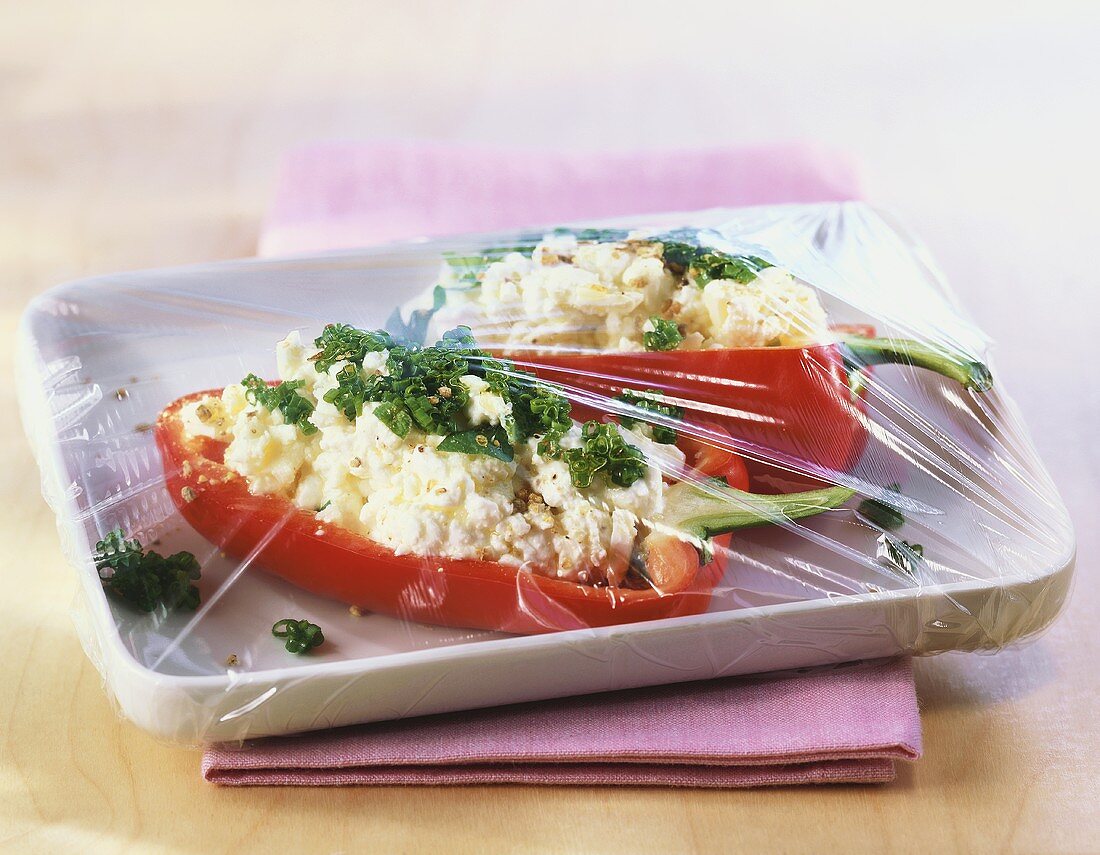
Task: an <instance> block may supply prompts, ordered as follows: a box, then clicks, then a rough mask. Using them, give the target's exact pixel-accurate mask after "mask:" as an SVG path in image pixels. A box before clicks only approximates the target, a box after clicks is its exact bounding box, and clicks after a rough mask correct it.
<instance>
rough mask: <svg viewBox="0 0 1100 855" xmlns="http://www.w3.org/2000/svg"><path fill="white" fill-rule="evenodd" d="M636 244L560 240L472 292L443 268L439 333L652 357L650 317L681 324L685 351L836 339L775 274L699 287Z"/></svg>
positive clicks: (781, 274)
mask: <svg viewBox="0 0 1100 855" xmlns="http://www.w3.org/2000/svg"><path fill="white" fill-rule="evenodd" d="M639 238H640V239H639V240H626V241H621V242H613V243H591V242H583V241H581V242H578V241H577V239H576V238H575V237H573V236H571V235H553V236H550V237H547V238H546V239H545V240H544V241H543V242H542V243H540V244H538V245H537V246H536V247H535V249H534V251H533V252H532V253H531V256H530V257H527V256H525V255H523V254H521V253H518V252H514V253H511V254H509V255H507V256H505V257H504V258H503V259H502V260H500V261H497V262H494V263H492V264H490V265H489V266H488V267H487V268H486V269H485V271H484V273H483V274H482V275H481V284H480V286H479V287H474V288H465V289H463V288H458V287H455V286H456V285H457V284H458V283H456V281H455V273H454V271H452V270H451V268H450V267H448V266H447V265H444V270H443V274H442V277H441V284H442V285H443V287H444V288H447V289H448V296H447V304H446V305H445V307H444V309H443V310H442V311H441V312H439V313H438V314H437V315H436V318H435V319H434V320H433V329H435V328H436V327H438V328H439V329H445V328H447V327H449V326H454V325H456V324H457V323H464V324H467V325H468V326H470V327H472V328H473V330H474V334H475V336H476V337H477V338H478V340H479V341H481V342H482V343H483V345H484V346H487V347H488V346H508V345H513V346H520V345H522V346H525V347H531V346H537V347H544V348H552V347H555V346H557V347H568V348H570V349H593V350H601V351H640V350H644V349H645V345H644V341H643V334H644V332H645V324H646V321H648V320H649V319H650V318H652V317H655V316H657V317H663V318H667V319H670V320H673V321H675V322H676V323H677V324H678V325H679V326H680V328H681V330H682V332H683V334H684V341H683V342H682V343H681V344H680V345H679V349H681V350H700V349H709V348H732V347H772V346H779V345H796V346H797V345H804V344H810V343H817V342H825V341H828V340H830V339H829V332H828V320H827V317H826V314H825V310H824V308H823V307H822V305H821V302H820V300H819V299H818V295H817V292H816V291H815V290H814V289H813V288H811V287H810V286H809V285H807V284H805V283H804V282H801V281H800V280H798V279H796V278H795V277H794V276H792V275H791V274H790V273H788V272H786V271H785V270H782V269H780V268H778V267H767V268H765V269H764V270H762V271H760V272H759V274H758V275H757V276H756V278H754V279H753V280H752V281H751V282H748V283H741V282H736V281H733V280H726V279H715V280H712V281H710V282H708V283H706V284H705V285H704V286H702V287H700V286H699V285H698V284H697V283H696V282H695V281H693V280H692V278H691V277H690V276H686V275H680V274H676V273H673V272H671V271H670V270H668V269H667V268H666V267H665V265H664V260H663V257H662V255H661V247H660V246H659V245H658V244H655V243H647V242H645V240H644V238H643V237H642V236H641V235H640V234H639Z"/></svg>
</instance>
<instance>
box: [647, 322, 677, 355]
mask: <svg viewBox="0 0 1100 855" xmlns="http://www.w3.org/2000/svg"><path fill="white" fill-rule="evenodd" d="M647 326H651V327H653V329H651V330H646V331H645V332H644V333H642V343H643V344H644V345H645V349H646V350H675V349H676V348H677V347H678V346H679V345H680V342H682V341H683V340H684V336H683V335H682V334H681V333H680V328H679V327H678V326H677V325H676V322H675V321H670V320H666V319H665V318H659V317H652V318H650V319H649V321H648V322H647Z"/></svg>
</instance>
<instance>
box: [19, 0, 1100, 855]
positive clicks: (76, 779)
mask: <svg viewBox="0 0 1100 855" xmlns="http://www.w3.org/2000/svg"><path fill="white" fill-rule="evenodd" d="M394 5H395V4H380V3H366V4H362V3H358V4H338V3H332V4H322V10H321V11H320V12H317V13H312V12H311V13H310V14H308V15H307V14H306V12H305V7H303V6H295V5H294V4H289V3H273V2H263V3H260V2H255V3H235V4H222V3H212V2H209V3H204V2H193V3H188V4H186V6H180V5H177V4H167V3H164V4H158V3H146V4H123V3H119V4H116V3H97V4H79V3H72V4H70V3H62V2H42V3H37V4H18V3H4V4H2V5H0V200H2V204H0V324H2V328H0V332H2V334H3V338H4V340H5V341H11V340H12V336H13V335H14V330H15V328H16V325H17V323H18V318H19V314H20V312H21V310H22V308H23V306H24V305H25V303H26V301H27V300H28V299H29V298H30V297H32V296H33V295H34V294H37V293H40V292H41V291H42V290H44V289H45V288H47V287H49V286H51V285H53V284H56V283H58V282H61V281H64V280H66V279H71V278H74V277H78V276H85V275H90V274H93V273H103V272H109V271H112V270H119V269H131V268H138V267H144V266H154V265H157V266H160V265H170V264H175V263H183V262H190V261H199V260H208V259H214V258H225V257H231V256H241V255H247V254H249V253H251V252H252V250H253V248H254V245H255V239H256V235H257V232H258V228H259V222H260V218H261V215H262V212H263V210H264V208H265V206H266V204H267V202H268V199H269V196H270V191H271V187H272V184H273V179H274V174H275V169H276V165H277V163H278V158H279V156H280V154H281V153H282V152H284V151H285V150H286V149H287V148H288V147H290V146H292V145H294V144H297V143H299V142H302V141H304V140H307V139H312V138H316V137H325V136H329V137H331V136H368V135H374V136H378V135H395V134H412V135H430V136H437V137H443V138H454V139H473V140H478V139H492V140H499V141H504V142H513V143H519V144H554V145H572V146H586V145H614V146H620V147H626V146H631V145H638V144H646V145H658V144H662V145H673V144H696V143H712V144H713V143H720V142H724V141H731V140H747V141H756V140H760V139H768V138H775V137H798V136H815V137H818V138H820V139H823V140H825V141H826V142H829V143H832V144H834V145H839V146H843V147H845V148H846V149H848V150H850V151H852V152H853V153H855V154H856V155H857V156H858V157H860V158H861V160H862V161H863V162H864V163H865V165H866V174H867V177H868V189H869V192H870V193H871V195H872V196H873V198H875V199H876V201H879V202H882V203H885V204H888V205H891V206H893V207H896V208H897V209H899V210H901V211H904V212H905V213H906V214H907V215H908V217H909V219H910V222H911V223H913V224H914V225H915V226H916V227H917V229H918V231H920V232H921V233H923V234H924V235H925V236H926V238H927V239H928V240H929V241H930V243H931V245H932V249H933V251H934V252H935V253H936V255H937V256H938V257H939V258H940V260H941V262H942V263H943V264H944V266H945V268H946V269H947V271H948V272H949V273H950V274H951V277H952V279H953V280H954V282H955V284H956V286H957V287H958V290H959V291H960V292H961V293H962V296H963V298H964V300H965V301H966V302H967V303H968V305H970V306H971V307H972V308H973V310H974V311H975V314H976V316H977V319H978V321H979V322H980V323H981V324H982V325H983V326H984V327H985V328H986V329H988V330H989V331H990V332H991V333H992V334H993V335H994V337H995V338H996V339H997V340H998V341H1000V342H1001V346H1000V348H999V350H998V366H999V369H1000V371H1001V372H1002V374H1003V376H1006V377H1008V378H1009V385H1010V387H1011V389H1012V391H1013V392H1014V393H1015V395H1016V396H1017V398H1018V400H1019V402H1020V404H1021V408H1022V410H1023V412H1024V416H1025V418H1026V419H1027V421H1028V422H1029V423H1030V425H1031V427H1032V429H1033V431H1034V433H1035V436H1036V438H1037V443H1038V445H1039V447H1040V450H1041V452H1042V453H1043V455H1044V457H1045V458H1046V459H1047V460H1048V462H1049V463H1050V466H1051V468H1052V471H1053V473H1054V475H1055V479H1056V480H1057V481H1058V482H1059V484H1060V486H1061V487H1062V489H1063V493H1064V496H1065V498H1066V500H1067V502H1068V504H1069V505H1070V508H1071V512H1072V513H1073V515H1074V516H1075V517H1076V519H1077V522H1078V523H1079V524H1080V526H1081V531H1080V562H1079V568H1078V581H1077V587H1076V591H1075V594H1074V598H1073V600H1072V603H1071V606H1070V607H1069V609H1068V610H1067V612H1066V613H1065V614H1064V615H1063V617H1062V618H1061V619H1060V621H1059V622H1058V623H1057V624H1056V625H1055V626H1054V628H1052V629H1051V630H1050V631H1048V632H1047V633H1046V634H1045V635H1043V636H1042V637H1041V638H1039V639H1038V640H1037V641H1035V642H1034V643H1032V644H1030V645H1027V646H1021V647H1018V648H1014V649H1011V650H1007V651H1004V652H1002V653H1000V654H998V655H996V656H988V657H985V656H966V657H964V656H944V657H940V658H937V659H934V660H925V661H921V662H919V663H918V666H917V673H918V683H919V692H920V698H921V704H922V707H923V711H924V725H925V745H926V756H925V758H924V759H923V760H922V761H921V762H919V763H917V764H915V765H914V766H912V767H906V768H903V770H902V773H901V777H900V779H899V780H898V782H897V783H895V784H893V785H890V786H886V787H825V788H804V789H787V790H779V791H747V792H695V791H677V790H673V791H666V790H642V789H635V790H598V789H578V788H562V789H551V788H544V789H539V788H528V787H503V788H469V789H399V788H371V789H355V790H341V791H328V790H312V791H301V790H277V789H256V790H219V789H215V788H213V787H211V786H208V785H205V784H203V783H202V782H201V780H200V778H199V774H198V760H199V758H198V754H197V752H195V751H191V750H184V749H179V748H174V747H171V746H167V745H164V744H160V743H157V742H155V741H153V740H152V739H150V738H148V737H146V736H145V735H144V734H143V733H141V732H139V731H138V730H136V729H135V728H133V727H132V726H130V725H129V724H127V723H126V722H124V721H122V720H120V719H119V717H118V716H117V715H116V712H115V710H114V709H113V708H112V706H111V703H110V701H109V700H108V698H107V697H106V695H105V694H104V693H103V691H102V689H101V686H100V681H99V677H98V675H97V673H96V671H95V669H94V668H93V667H92V665H91V664H90V663H89V661H88V660H87V659H86V657H85V656H84V655H83V653H82V652H81V650H80V647H79V643H78V641H77V635H76V633H75V631H74V629H73V626H72V623H71V621H70V618H69V614H68V612H69V607H70V604H71V603H72V602H73V598H74V596H75V584H74V580H73V575H72V573H71V571H70V570H69V569H68V568H67V567H66V566H65V565H64V563H63V561H62V559H61V556H60V552H59V549H58V545H57V539H56V533H55V529H54V523H53V518H52V514H51V512H50V510H49V509H48V508H47V507H46V505H45V504H44V503H43V502H42V500H41V499H40V498H38V490H37V479H38V476H37V470H36V468H35V466H34V464H33V461H32V460H31V457H30V454H29V452H28V448H27V445H26V443H25V442H24V440H23V438H22V437H21V435H20V430H19V426H18V424H17V419H16V416H15V412H16V405H15V402H14V395H13V391H12V388H11V385H10V383H4V384H3V385H0V412H4V413H7V414H8V418H7V422H6V427H5V428H4V430H5V435H4V437H3V438H4V442H3V443H2V444H0V463H2V465H0V506H2V507H3V508H4V513H3V515H2V516H0V542H2V543H3V544H4V554H5V559H6V560H5V562H4V566H3V569H2V570H0V573H3V576H4V582H5V584H4V596H3V597H2V598H0V686H3V687H4V688H3V690H0V740H2V742H0V850H4V851H12V852H56V851H79V852H97V853H98V852H140V853H153V852H210V853H216V852H252V851H256V852H260V851H264V852H271V851H276V849H278V850H279V851H303V852H306V851H356V852H358V851H380V852H439V851H456V852H484V851H511V852H548V851H549V852H565V851H593V852H632V853H648V852H670V851H689V852H728V851H782V852H822V851H841V850H843V851H845V852H914V851H932V852H1097V851H1100V797H1098V784H1097V781H1098V779H1100V763H1098V760H1097V757H1098V754H1100V738H1098V736H1097V733H1098V730H1097V726H1096V713H1097V698H1098V692H1100V668H1098V667H1097V664H1096V663H1097V662H1098V661H1100V641H1098V633H1097V632H1096V617H1095V616H1096V614H1097V612H1098V611H1100V584H1098V582H1097V572H1096V571H1097V566H1096V558H1095V556H1096V555H1097V549H1098V547H1100V536H1098V535H1097V533H1096V530H1095V525H1094V523H1095V519H1096V512H1097V507H1098V506H1097V501H1096V497H1095V491H1096V486H1097V483H1098V481H1100V453H1098V451H1097V443H1096V441H1095V432H1096V429H1095V425H1096V424H1097V420H1098V417H1100V384H1098V382H1097V379H1096V375H1095V371H1090V372H1088V373H1087V372H1086V368H1085V367H1086V366H1091V365H1094V364H1095V362H1096V359H1095V354H1094V353H1093V352H1092V347H1093V344H1092V340H1090V336H1089V333H1090V332H1091V330H1092V329H1093V327H1094V325H1095V319H1096V317H1097V315H1098V311H1097V310H1098V308H1100V300H1098V298H1097V297H1096V293H1097V292H1096V288H1095V269H1096V267H1095V256H1094V253H1093V254H1092V256H1091V257H1090V254H1089V249H1088V248H1089V247H1090V246H1094V245H1095V237H1094V232H1095V227H1096V221H1095V215H1094V214H1093V207H1092V206H1093V204H1094V203H1093V201H1092V200H1095V198H1097V195H1098V191H1100V187H1098V186H1097V183H1098V182H1097V174H1096V168H1095V166H1094V165H1092V164H1093V163H1094V150H1095V141H1096V135H1095V131H1096V122H1095V117H1094V116H1092V115H1091V114H1094V113H1095V111H1094V110H1084V109H1080V108H1079V102H1078V95H1079V93H1083V92H1089V91H1091V92H1095V91H1098V88H1100V87H1098V84H1100V80H1098V79H1097V78H1098V71H1097V68H1096V63H1095V60H1094V52H1093V47H1092V45H1093V44H1094V43H1095V41H1096V38H1097V35H1098V34H1100V27H1098V26H1097V19H1096V14H1095V10H1096V8H1097V7H1096V6H1095V4H1076V3H1047V4H1043V6H1042V8H1041V9H1036V10H1032V11H1020V10H1018V9H1017V10H1015V11H1014V12H1012V13H1011V14H1009V13H1008V11H1007V10H1005V9H1004V8H1003V4H997V5H996V6H991V5H987V4H972V5H969V6H968V5H967V4H950V5H947V4H943V5H940V4H935V3H933V4H931V7H930V8H929V9H927V10H926V11H925V13H922V14H921V15H914V16H912V17H911V19H910V20H907V21H905V22H904V23H902V24H899V23H898V22H897V21H896V20H894V19H892V18H891V17H890V16H889V15H887V14H886V13H885V12H882V11H880V10H879V8H878V6H875V7H874V8H872V7H869V6H866V7H865V6H864V5H862V4H856V3H832V4H822V11H812V10H808V9H806V8H805V7H804V8H803V10H802V11H801V12H800V16H801V24H802V25H803V26H801V27H795V26H789V19H788V18H787V17H785V13H784V12H783V11H782V10H780V9H778V8H777V9H774V10H773V9H771V5H774V4H771V5H769V8H768V9H759V8H755V7H752V8H745V7H741V8H733V7H730V8H728V9H723V10H719V9H716V8H712V7H704V6H699V7H692V6H691V5H690V4H687V5H685V4H676V6H677V13H676V14H679V15H683V16H686V19H688V20H692V21H694V22H695V25H694V26H693V27H692V28H690V29H689V30H688V31H687V32H686V33H681V36H678V37H676V38H677V39H679V41H676V40H675V39H673V38H672V36H671V35H670V34H669V26H670V25H671V23H673V22H672V21H670V16H671V15H673V14H674V13H673V12H672V11H671V10H670V9H669V7H668V5H667V4H654V3H633V4H630V5H618V4H592V3H586V4H583V5H581V4H570V3H556V4H553V5H542V4H532V5H521V4H504V3H469V4H466V5H465V6H462V7H459V6H452V5H450V4H447V5H443V4H431V3H427V4H424V3H419V4H410V6H409V7H407V8H405V9H403V10H394V9H393V8H392V6H394ZM826 5H827V7H828V10H827V11H824V9H825V6H826ZM883 5H886V6H888V5H889V4H883ZM227 7H228V8H227ZM707 9H711V11H710V12H708V11H707ZM948 12H950V20H951V21H952V26H951V27H950V28H944V27H940V26H939V23H940V22H942V21H943V20H944V19H945V16H947V13H948ZM994 12H996V15H994V14H993V13H994ZM708 16H717V17H708ZM578 21H579V22H580V24H579V25H575V24H576V22H578ZM672 29H673V30H675V27H673V28H672ZM498 32H507V33H508V34H509V35H507V36H506V37H504V38H500V37H497V36H496V35H495V34H496V33H498ZM737 32H742V33H744V32H749V33H754V34H756V37H755V38H752V39H741V38H734V37H733V34H735V33H737ZM780 32H782V33H783V38H781V39H780V38H778V37H776V36H775V34H776V33H780ZM687 34H690V38H687ZM979 34H980V38H978V35H979ZM670 39H671V40H672V41H670ZM673 42H675V43H673ZM734 48H736V49H734ZM703 105H705V119H703V120H695V119H694V118H693V116H698V114H699V110H701V109H703ZM1052 139H1055V140H1056V141H1057V152H1058V153H1057V156H1050V154H1049V153H1048V144H1049V143H1050V141H1051V140H1052ZM1090 141H1091V142H1090ZM1006 188H1010V189H1006ZM1090 216H1091V219H1090ZM1070 305H1072V306H1074V310H1073V311H1066V310H1065V309H1064V307H1066V306H1070ZM13 371H14V367H13V365H12V361H11V354H10V348H7V347H5V348H4V349H3V350H2V351H0V377H4V378H11V377H12V375H13Z"/></svg>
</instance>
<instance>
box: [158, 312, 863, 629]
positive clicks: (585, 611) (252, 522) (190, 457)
mask: <svg viewBox="0 0 1100 855" xmlns="http://www.w3.org/2000/svg"><path fill="white" fill-rule="evenodd" d="M277 362H278V368H279V374H280V377H281V380H280V381H279V382H269V381H265V380H263V379H261V378H259V377H257V376H255V375H249V376H248V377H246V378H245V379H244V380H243V381H242V382H241V383H235V384H232V385H230V386H227V387H225V388H224V389H222V390H217V391H214V392H197V393H195V394H192V395H188V396H186V397H184V398H181V399H179V400H177V401H175V402H174V403H172V404H171V405H169V406H168V407H167V408H166V409H165V410H164V411H163V412H162V413H161V415H160V418H159V419H158V422H157V425H156V438H157V443H158V447H159V449H160V451H161V454H162V457H163V459H164V463H165V472H166V478H167V483H168V486H169V490H170V493H171V496H172V498H173V500H174V501H175V502H176V504H177V505H178V507H179V509H180V511H181V513H182V514H183V516H184V517H185V518H186V519H187V520H188V521H189V522H190V523H191V525H192V526H194V528H195V529H196V530H198V531H199V532H200V533H201V534H202V535H204V536H205V537H206V538H207V539H209V540H210V541H211V542H213V543H215V544H216V545H217V546H218V547H219V548H221V549H223V550H225V551H226V552H227V553H229V554H231V555H233V556H236V557H238V558H240V559H242V560H247V561H250V562H253V561H254V562H255V564H256V565H257V566H259V567H261V568H264V569H266V570H268V571H270V572H272V573H275V574H277V575H279V576H282V577H283V578H285V579H287V580H289V581H291V582H293V583H295V584H297V585H299V586H301V587H303V588H305V589H308V590H310V591H314V592H316V593H319V594H323V595H326V596H330V597H335V598H338V599H341V600H343V601H344V602H347V603H349V604H353V605H356V606H359V607H363V608H367V609H370V610H374V611H379V612H384V613H387V614H392V615H396V616H399V617H402V618H406V619H410V620H415V621H422V622H428V623H437V624H445V625H453V626H465V627H476V628H484V629H493V630H504V631H508V632H521V633H531V632H542V631H547V630H557V629H571V628H578V627H586V626H602V625H608V624H616V623H625V622H630V621H638V620H651V619H656V618H664V617H671V616H675V615H681V614H691V613H697V612H700V611H703V610H705V609H706V607H707V605H708V603H709V599H710V595H711V591H712V589H713V587H714V585H715V584H716V583H717V581H718V579H719V578H720V576H721V573H722V572H723V568H722V563H721V560H720V557H721V552H722V550H721V549H719V550H714V549H713V544H714V539H715V538H721V537H723V536H728V533H729V532H732V531H735V530H737V529H741V528H748V527H751V526H758V525H764V524H771V523H786V522H788V521H790V520H795V519H799V518H801V517H807V516H811V515H813V514H817V513H820V512H821V511H823V510H826V509H829V508H833V507H836V506H838V505H840V504H841V503H843V502H844V501H845V500H847V499H848V498H849V496H851V491H850V490H847V489H845V488H841V487H834V488H825V489H821V490H815V491H810V492H806V493H798V494H789V495H783V496H755V495H752V494H750V493H747V492H744V491H745V490H746V489H747V486H748V478H747V474H746V471H745V468H744V465H743V462H742V461H741V459H740V458H739V457H738V456H737V455H735V454H733V453H732V452H730V451H728V450H726V449H723V448H722V447H721V443H715V442H713V437H714V436H716V435H720V433H721V430H720V428H717V427H716V426H714V425H705V424H703V425H701V424H698V423H688V422H685V421H683V420H682V418H681V417H682V412H681V411H680V410H679V409H678V408H677V407H675V406H673V405H670V404H668V403H667V402H666V401H665V400H664V399H663V397H662V396H661V395H659V394H657V393H655V392H652V391H649V390H629V391H627V392H624V393H623V394H622V395H621V396H620V397H619V398H618V399H616V400H615V401H613V402H609V409H611V410H613V411H614V413H616V414H617V415H618V416H619V417H620V421H619V423H616V422H611V421H606V420H605V421H601V420H595V419H593V420H590V421H587V422H584V423H578V422H575V421H574V420H573V419H572V417H571V407H570V403H569V401H568V400H567V399H566V398H565V397H564V396H563V395H562V394H561V392H560V390H559V389H558V388H556V387H554V386H552V385H550V384H547V383H545V382H542V381H539V380H537V379H536V378H535V377H534V375H532V374H530V373H529V372H526V371H523V370H521V369H519V368H517V367H516V366H515V365H514V364H513V363H511V362H509V361H507V360H502V359H499V358H496V357H494V356H492V355H491V354H489V353H488V352H486V351H483V350H480V349H479V348H478V347H477V345H476V343H475V342H474V340H473V339H472V338H471V336H470V334H469V330H468V329H466V328H459V329H455V330H451V331H448V332H446V333H445V334H444V335H443V336H442V337H441V339H440V340H439V341H438V342H437V343H436V344H435V345H434V346H431V347H423V346H419V345H415V344H410V343H407V342H401V341H398V340H396V339H395V338H394V337H392V336H391V335H390V334H389V333H386V332H383V331H380V330H376V331H365V330H359V329H355V328H353V327H350V326H346V325H339V324H336V325H330V326H328V327H326V328H325V329H324V331H323V332H322V334H321V335H320V336H319V337H318V338H317V339H316V340H315V341H314V342H313V346H312V347H310V346H308V345H307V344H305V343H303V341H302V340H301V337H300V336H299V334H298V333H291V334H290V335H289V336H288V337H287V338H286V339H284V340H283V341H281V342H280V343H279V344H278V347H277ZM719 543H720V541H719ZM715 552H717V553H718V559H719V560H716V558H715Z"/></svg>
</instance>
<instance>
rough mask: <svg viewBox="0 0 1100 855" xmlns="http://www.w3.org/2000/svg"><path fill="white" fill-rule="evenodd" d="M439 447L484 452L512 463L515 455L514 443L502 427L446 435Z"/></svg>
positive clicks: (464, 451)
mask: <svg viewBox="0 0 1100 855" xmlns="http://www.w3.org/2000/svg"><path fill="white" fill-rule="evenodd" d="M437 448H438V449H439V450H440V451H459V452H461V453H463V454H484V455H486V456H488V457H495V458H496V459H497V460H503V461H505V462H506V463H510V462H511V461H512V457H513V451H512V443H510V442H509V441H508V434H507V433H505V432H504V428H502V427H497V426H495V425H494V426H493V427H485V428H471V429H470V430H464V431H459V432H458V433H452V434H449V435H448V436H446V437H444V439H443V441H442V442H441V443H439V445H438V446H437Z"/></svg>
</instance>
